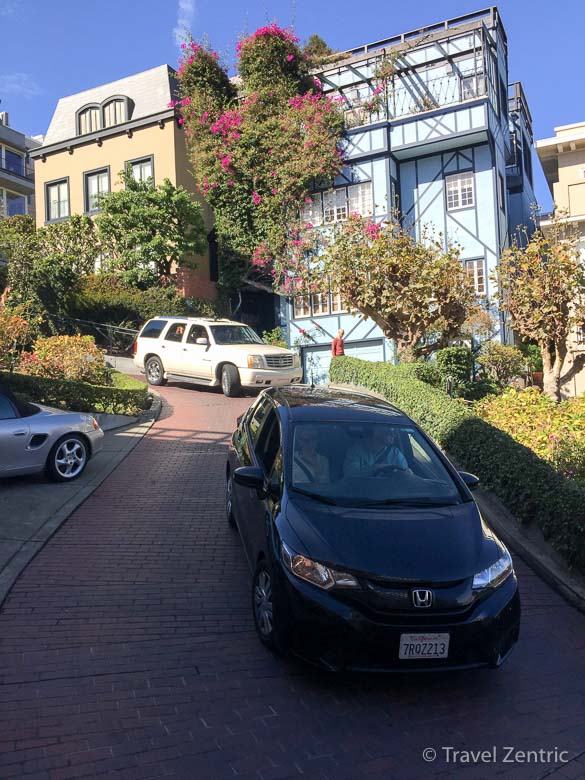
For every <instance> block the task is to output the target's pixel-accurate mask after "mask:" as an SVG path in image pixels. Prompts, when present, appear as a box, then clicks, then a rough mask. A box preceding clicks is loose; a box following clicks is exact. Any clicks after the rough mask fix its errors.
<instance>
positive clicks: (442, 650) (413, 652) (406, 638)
mask: <svg viewBox="0 0 585 780" xmlns="http://www.w3.org/2000/svg"><path fill="white" fill-rule="evenodd" d="M448 655H449V634H400V652H399V655H398V657H399V658H400V659H401V660H406V659H409V658H447V656H448Z"/></svg>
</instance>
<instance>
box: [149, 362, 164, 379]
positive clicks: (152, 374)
mask: <svg viewBox="0 0 585 780" xmlns="http://www.w3.org/2000/svg"><path fill="white" fill-rule="evenodd" d="M148 378H149V379H150V381H151V382H158V381H159V379H160V378H161V367H160V363H159V362H158V360H151V361H149V363H148Z"/></svg>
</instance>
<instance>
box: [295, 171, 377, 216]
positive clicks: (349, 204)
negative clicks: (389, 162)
mask: <svg viewBox="0 0 585 780" xmlns="http://www.w3.org/2000/svg"><path fill="white" fill-rule="evenodd" d="M321 204H322V206H321ZM354 212H357V213H358V214H360V215H361V216H362V217H371V216H373V214H374V190H373V186H372V182H371V181H362V182H357V183H356V184H348V185H347V186H345V187H336V188H335V189H332V190H325V191H324V192H317V193H314V194H313V195H312V196H311V203H306V204H305V205H304V207H303V210H302V214H301V216H302V219H303V221H304V222H310V223H311V224H312V225H313V226H314V227H317V226H319V225H332V224H334V223H335V222H345V221H346V220H347V219H348V217H349V215H350V214H353V213H354Z"/></svg>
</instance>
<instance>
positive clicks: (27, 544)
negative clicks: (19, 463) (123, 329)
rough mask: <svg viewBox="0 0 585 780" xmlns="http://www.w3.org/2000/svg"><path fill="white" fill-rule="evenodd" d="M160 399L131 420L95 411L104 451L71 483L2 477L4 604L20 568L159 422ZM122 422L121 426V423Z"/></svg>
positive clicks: (0, 585)
mask: <svg viewBox="0 0 585 780" xmlns="http://www.w3.org/2000/svg"><path fill="white" fill-rule="evenodd" d="M160 409H161V399H160V397H159V396H154V401H153V405H152V407H151V408H150V409H149V410H147V411H146V412H143V413H142V415H141V416H140V418H138V419H137V420H135V421H132V423H131V424H130V425H128V419H129V418H124V417H122V416H121V415H96V416H97V417H102V418H106V419H101V420H100V424H101V425H102V427H103V428H104V430H105V437H104V447H103V450H102V451H101V452H100V453H98V455H96V457H95V458H92V460H90V462H89V463H88V465H87V468H86V469H85V472H84V473H83V474H82V476H81V477H80V478H79V479H77V480H75V481H74V482H71V483H54V482H50V481H49V480H48V479H46V478H45V477H44V476H43V475H32V476H30V477H15V478H13V479H3V480H2V481H1V482H0V605H1V604H2V602H3V601H4V599H5V598H6V596H7V594H8V592H9V591H10V588H11V587H12V585H13V584H14V582H15V581H16V579H17V577H18V576H19V574H20V573H21V571H22V570H23V569H24V568H25V567H26V566H27V564H28V563H29V562H30V561H31V560H32V558H34V556H35V555H36V554H37V552H38V551H39V550H40V549H41V547H42V546H43V545H44V544H45V542H46V541H47V540H48V539H49V538H50V537H51V536H52V535H53V534H54V533H55V531H56V530H57V529H58V528H59V526H60V525H61V524H62V523H63V522H65V520H66V519H67V518H68V517H69V515H71V513H72V512H73V511H74V510H75V509H77V507H78V506H79V505H80V504H81V503H83V501H85V499H86V498H87V497H88V496H89V495H91V494H92V493H93V491H94V490H95V489H96V488H97V487H98V486H99V485H101V483H102V482H103V481H104V480H105V479H106V477H107V476H108V475H109V474H111V473H112V471H114V469H115V468H116V467H117V466H118V465H119V464H120V463H121V462H122V461H123V460H124V458H125V457H126V456H127V455H128V453H129V452H130V451H131V450H133V449H134V447H135V446H136V445H137V444H138V442H139V441H140V440H141V439H142V437H143V436H144V434H145V433H146V432H147V431H148V430H149V429H150V427H151V426H152V424H153V423H154V422H155V421H156V419H157V417H158V415H159V413H160ZM120 424H122V425H120Z"/></svg>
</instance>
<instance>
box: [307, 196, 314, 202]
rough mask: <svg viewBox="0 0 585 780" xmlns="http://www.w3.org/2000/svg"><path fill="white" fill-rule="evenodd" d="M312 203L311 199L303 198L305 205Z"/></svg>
mask: <svg viewBox="0 0 585 780" xmlns="http://www.w3.org/2000/svg"><path fill="white" fill-rule="evenodd" d="M312 202H313V201H312V199H311V198H308V197H307V198H305V203H312Z"/></svg>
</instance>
